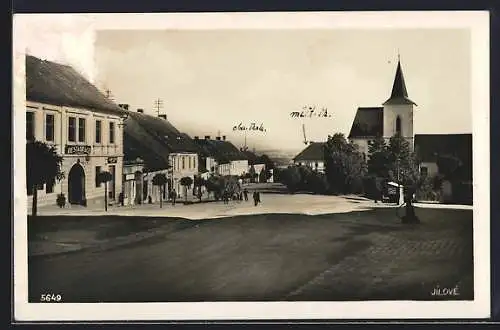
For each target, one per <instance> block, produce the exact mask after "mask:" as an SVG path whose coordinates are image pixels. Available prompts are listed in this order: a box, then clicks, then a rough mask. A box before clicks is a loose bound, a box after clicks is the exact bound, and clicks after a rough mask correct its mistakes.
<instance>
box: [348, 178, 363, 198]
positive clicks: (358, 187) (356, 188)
mask: <svg viewBox="0 0 500 330" xmlns="http://www.w3.org/2000/svg"><path fill="white" fill-rule="evenodd" d="M364 191H365V190H364V185H363V178H361V177H354V178H351V179H350V180H349V192H350V193H352V194H363V193H364Z"/></svg>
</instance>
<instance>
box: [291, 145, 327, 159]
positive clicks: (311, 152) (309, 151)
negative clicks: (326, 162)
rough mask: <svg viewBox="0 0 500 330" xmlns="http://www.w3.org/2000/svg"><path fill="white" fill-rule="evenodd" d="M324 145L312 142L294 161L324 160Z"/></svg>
mask: <svg viewBox="0 0 500 330" xmlns="http://www.w3.org/2000/svg"><path fill="white" fill-rule="evenodd" d="M324 145H325V143H324V142H311V143H310V144H309V145H308V146H307V147H306V148H305V149H304V150H302V151H301V152H300V153H299V154H298V155H297V156H295V158H294V160H295V161H301V160H323V159H324V158H325V153H324V151H323V147H324Z"/></svg>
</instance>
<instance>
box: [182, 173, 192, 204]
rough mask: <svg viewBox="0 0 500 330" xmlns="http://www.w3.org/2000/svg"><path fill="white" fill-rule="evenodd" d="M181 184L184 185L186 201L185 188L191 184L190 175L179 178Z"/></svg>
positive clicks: (185, 191)
mask: <svg viewBox="0 0 500 330" xmlns="http://www.w3.org/2000/svg"><path fill="white" fill-rule="evenodd" d="M180 183H181V186H184V198H185V199H186V202H187V189H188V187H189V186H191V185H192V184H193V179H191V177H189V176H185V177H183V178H181V181H180Z"/></svg>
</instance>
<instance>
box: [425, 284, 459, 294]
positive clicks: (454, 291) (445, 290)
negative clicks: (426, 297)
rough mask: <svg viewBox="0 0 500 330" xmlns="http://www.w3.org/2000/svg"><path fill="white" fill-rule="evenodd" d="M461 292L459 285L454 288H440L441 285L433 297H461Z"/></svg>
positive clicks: (433, 292) (434, 291) (436, 288)
mask: <svg viewBox="0 0 500 330" xmlns="http://www.w3.org/2000/svg"><path fill="white" fill-rule="evenodd" d="M459 295H460V290H459V288H458V285H457V286H455V287H452V288H440V287H439V285H438V286H436V287H435V288H434V290H432V292H431V296H459Z"/></svg>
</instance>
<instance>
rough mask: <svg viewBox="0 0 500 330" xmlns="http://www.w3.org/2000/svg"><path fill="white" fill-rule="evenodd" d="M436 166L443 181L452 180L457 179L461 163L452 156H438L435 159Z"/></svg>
mask: <svg viewBox="0 0 500 330" xmlns="http://www.w3.org/2000/svg"><path fill="white" fill-rule="evenodd" d="M437 166H438V169H439V173H440V174H442V176H443V179H444V180H454V179H457V178H458V177H459V172H460V171H459V170H460V169H461V167H462V166H463V163H462V161H461V160H460V159H459V158H458V157H456V156H454V155H439V156H438V157H437Z"/></svg>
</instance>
